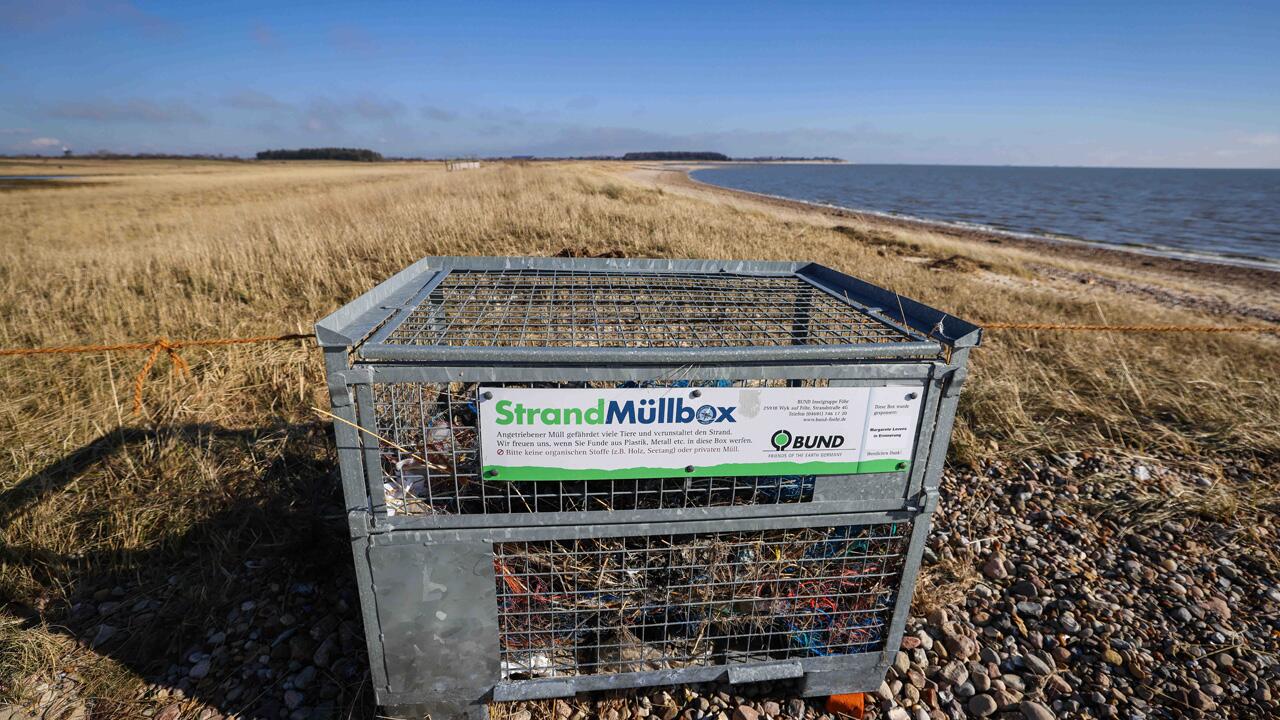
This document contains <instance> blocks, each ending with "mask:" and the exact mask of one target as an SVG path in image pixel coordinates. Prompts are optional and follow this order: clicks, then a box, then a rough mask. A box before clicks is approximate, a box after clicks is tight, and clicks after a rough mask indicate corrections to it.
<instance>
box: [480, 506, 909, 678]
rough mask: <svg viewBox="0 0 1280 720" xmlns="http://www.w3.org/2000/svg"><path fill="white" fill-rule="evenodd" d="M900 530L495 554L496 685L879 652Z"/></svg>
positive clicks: (527, 548) (638, 540) (643, 541)
mask: <svg viewBox="0 0 1280 720" xmlns="http://www.w3.org/2000/svg"><path fill="white" fill-rule="evenodd" d="M910 534H911V526H910V524H909V523H886V524H876V525H865V526H847V525H846V526H839V527H816V528H801V529H787V530H760V531H750V532H722V533H702V534H683V535H678V534H677V535H672V534H665V535H651V536H641V537H626V538H604V539H577V540H563V541H540V542H506V543H498V544H495V545H494V559H493V564H494V570H495V576H496V582H497V600H498V640H499V649H500V653H501V668H502V679H503V680H521V679H533V678H543V677H565V676H576V675H592V674H599V673H619V672H643V671H652V670H666V669H673V668H683V667H697V666H707V665H722V664H733V663H746V662H755V661H765V660H778V659H790V658H806V657H815V656H832V655H854V654H859V653H870V652H876V651H879V650H880V649H882V648H883V644H884V642H885V638H886V636H887V632H888V625H889V623H890V619H891V615H892V611H893V607H894V603H895V601H896V599H897V594H898V591H899V583H900V580H901V575H902V570H903V560H904V556H905V555H906V551H907V546H908V541H909V538H910Z"/></svg>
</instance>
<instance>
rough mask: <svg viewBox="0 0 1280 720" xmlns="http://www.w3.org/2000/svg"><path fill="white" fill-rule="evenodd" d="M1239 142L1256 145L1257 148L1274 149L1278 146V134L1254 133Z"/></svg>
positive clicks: (1279, 140)
mask: <svg viewBox="0 0 1280 720" xmlns="http://www.w3.org/2000/svg"><path fill="white" fill-rule="evenodd" d="M1240 141H1241V142H1243V143H1244V144H1246V145H1256V146H1257V147H1275V146H1277V145H1280V133H1268V132H1264V133H1256V134H1253V135H1246V136H1244V137H1243V138H1241V139H1240Z"/></svg>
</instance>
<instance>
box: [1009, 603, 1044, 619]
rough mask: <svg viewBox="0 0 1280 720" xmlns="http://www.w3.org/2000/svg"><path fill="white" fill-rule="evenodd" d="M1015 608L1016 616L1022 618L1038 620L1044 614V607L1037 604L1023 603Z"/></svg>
mask: <svg viewBox="0 0 1280 720" xmlns="http://www.w3.org/2000/svg"><path fill="white" fill-rule="evenodd" d="M1015 607H1017V609H1018V614H1019V615H1022V616H1023V617H1033V618H1038V617H1040V616H1041V615H1043V614H1044V606H1043V605H1041V604H1040V603H1038V602H1031V601H1024V602H1020V603H1018V604H1017V605H1016V606H1015Z"/></svg>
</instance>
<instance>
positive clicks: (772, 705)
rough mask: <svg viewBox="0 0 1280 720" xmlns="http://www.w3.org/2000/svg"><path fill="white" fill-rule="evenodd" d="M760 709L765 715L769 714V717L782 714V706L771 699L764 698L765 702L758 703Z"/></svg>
mask: <svg viewBox="0 0 1280 720" xmlns="http://www.w3.org/2000/svg"><path fill="white" fill-rule="evenodd" d="M760 709H761V710H763V711H764V714H765V715H769V716H770V717H778V716H779V715H781V714H782V706H781V705H779V704H778V703H776V702H774V701H772V700H766V701H765V702H762V703H760Z"/></svg>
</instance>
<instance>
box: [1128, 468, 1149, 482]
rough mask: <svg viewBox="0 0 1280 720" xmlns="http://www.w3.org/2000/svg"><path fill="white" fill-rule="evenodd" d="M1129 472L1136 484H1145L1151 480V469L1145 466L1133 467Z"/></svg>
mask: <svg viewBox="0 0 1280 720" xmlns="http://www.w3.org/2000/svg"><path fill="white" fill-rule="evenodd" d="M1130 472H1131V473H1132V474H1133V479H1134V480H1137V481H1138V482H1146V481H1147V480H1150V479H1151V468H1149V467H1147V466H1146V465H1134V466H1133V469H1132V470H1131V471H1130Z"/></svg>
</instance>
